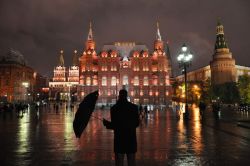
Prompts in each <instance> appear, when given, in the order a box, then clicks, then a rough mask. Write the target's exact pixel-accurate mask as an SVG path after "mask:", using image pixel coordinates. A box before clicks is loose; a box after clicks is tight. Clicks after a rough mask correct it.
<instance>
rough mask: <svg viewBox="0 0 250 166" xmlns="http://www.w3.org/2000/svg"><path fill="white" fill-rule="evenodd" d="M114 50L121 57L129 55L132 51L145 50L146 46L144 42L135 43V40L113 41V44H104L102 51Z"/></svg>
mask: <svg viewBox="0 0 250 166" xmlns="http://www.w3.org/2000/svg"><path fill="white" fill-rule="evenodd" d="M109 50H116V51H118V53H119V54H120V56H121V57H129V56H130V55H131V53H132V52H133V51H147V50H148V48H147V46H146V45H144V44H136V43H135V42H115V43H114V44H107V45H104V46H103V48H102V51H109Z"/></svg>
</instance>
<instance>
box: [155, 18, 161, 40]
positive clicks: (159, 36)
mask: <svg viewBox="0 0 250 166" xmlns="http://www.w3.org/2000/svg"><path fill="white" fill-rule="evenodd" d="M156 40H159V41H161V33H160V28H159V22H158V21H157V33H156Z"/></svg>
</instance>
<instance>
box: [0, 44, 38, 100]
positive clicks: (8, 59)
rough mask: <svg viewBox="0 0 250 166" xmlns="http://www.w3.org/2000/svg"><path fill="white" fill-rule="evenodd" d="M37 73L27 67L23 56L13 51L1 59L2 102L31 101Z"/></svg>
mask: <svg viewBox="0 0 250 166" xmlns="http://www.w3.org/2000/svg"><path fill="white" fill-rule="evenodd" d="M36 75H37V73H36V72H35V71H34V70H33V69H32V68H31V67H29V66H27V64H26V62H25V59H24V57H23V55H22V54H21V53H20V52H19V51H16V50H13V49H11V50H10V51H9V52H8V53H7V55H5V56H2V57H1V58H0V99H1V101H8V102H13V101H29V100H32V99H33V95H34V94H33V92H34V87H35V83H36Z"/></svg>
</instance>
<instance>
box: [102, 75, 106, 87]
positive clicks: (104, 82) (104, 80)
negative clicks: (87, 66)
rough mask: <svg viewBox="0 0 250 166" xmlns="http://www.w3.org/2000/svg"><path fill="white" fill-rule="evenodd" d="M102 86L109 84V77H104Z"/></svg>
mask: <svg viewBox="0 0 250 166" xmlns="http://www.w3.org/2000/svg"><path fill="white" fill-rule="evenodd" d="M102 86H107V77H102Z"/></svg>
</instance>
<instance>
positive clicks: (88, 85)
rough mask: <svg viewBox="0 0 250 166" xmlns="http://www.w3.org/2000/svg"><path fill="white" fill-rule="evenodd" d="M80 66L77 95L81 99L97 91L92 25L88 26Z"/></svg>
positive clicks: (96, 64)
mask: <svg viewBox="0 0 250 166" xmlns="http://www.w3.org/2000/svg"><path fill="white" fill-rule="evenodd" d="M79 66H80V80H79V83H80V86H79V89H78V92H80V93H81V94H78V95H79V96H80V97H83V96H84V95H85V94H88V93H90V92H92V91H94V90H97V89H98V77H97V76H98V57H97V53H96V51H95V41H94V38H93V30H92V23H91V22H90V24H89V33H88V37H87V41H86V42H85V49H84V51H83V53H82V55H81V56H80V58H79Z"/></svg>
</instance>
